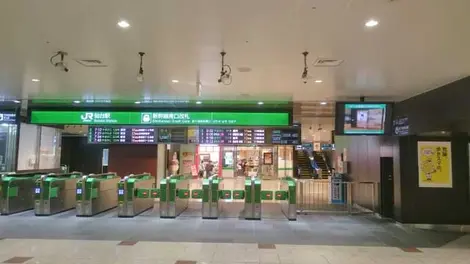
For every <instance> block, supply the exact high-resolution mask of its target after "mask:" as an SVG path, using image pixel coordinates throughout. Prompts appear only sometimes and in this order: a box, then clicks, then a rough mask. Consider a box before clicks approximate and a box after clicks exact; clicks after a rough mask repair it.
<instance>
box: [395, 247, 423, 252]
mask: <svg viewBox="0 0 470 264" xmlns="http://www.w3.org/2000/svg"><path fill="white" fill-rule="evenodd" d="M400 249H401V250H403V251H404V252H407V253H421V252H422V251H421V250H419V249H417V248H414V247H411V248H400Z"/></svg>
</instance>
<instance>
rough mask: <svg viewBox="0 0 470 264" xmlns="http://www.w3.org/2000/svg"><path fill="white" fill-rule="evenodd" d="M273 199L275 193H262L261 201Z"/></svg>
mask: <svg viewBox="0 0 470 264" xmlns="http://www.w3.org/2000/svg"><path fill="white" fill-rule="evenodd" d="M272 199H273V191H261V200H265V201H269V200H272Z"/></svg>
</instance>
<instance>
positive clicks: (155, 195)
mask: <svg viewBox="0 0 470 264" xmlns="http://www.w3.org/2000/svg"><path fill="white" fill-rule="evenodd" d="M150 198H160V189H155V188H153V189H150Z"/></svg>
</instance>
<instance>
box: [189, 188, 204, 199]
mask: <svg viewBox="0 0 470 264" xmlns="http://www.w3.org/2000/svg"><path fill="white" fill-rule="evenodd" d="M191 198H193V199H202V189H194V190H191Z"/></svg>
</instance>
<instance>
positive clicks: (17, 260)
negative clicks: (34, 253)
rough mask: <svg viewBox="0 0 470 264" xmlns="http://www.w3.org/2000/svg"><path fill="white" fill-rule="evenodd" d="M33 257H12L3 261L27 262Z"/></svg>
mask: <svg viewBox="0 0 470 264" xmlns="http://www.w3.org/2000/svg"><path fill="white" fill-rule="evenodd" d="M30 259H32V257H12V258H11V259H7V260H5V261H3V263H25V262H26V261H28V260H30Z"/></svg>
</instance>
